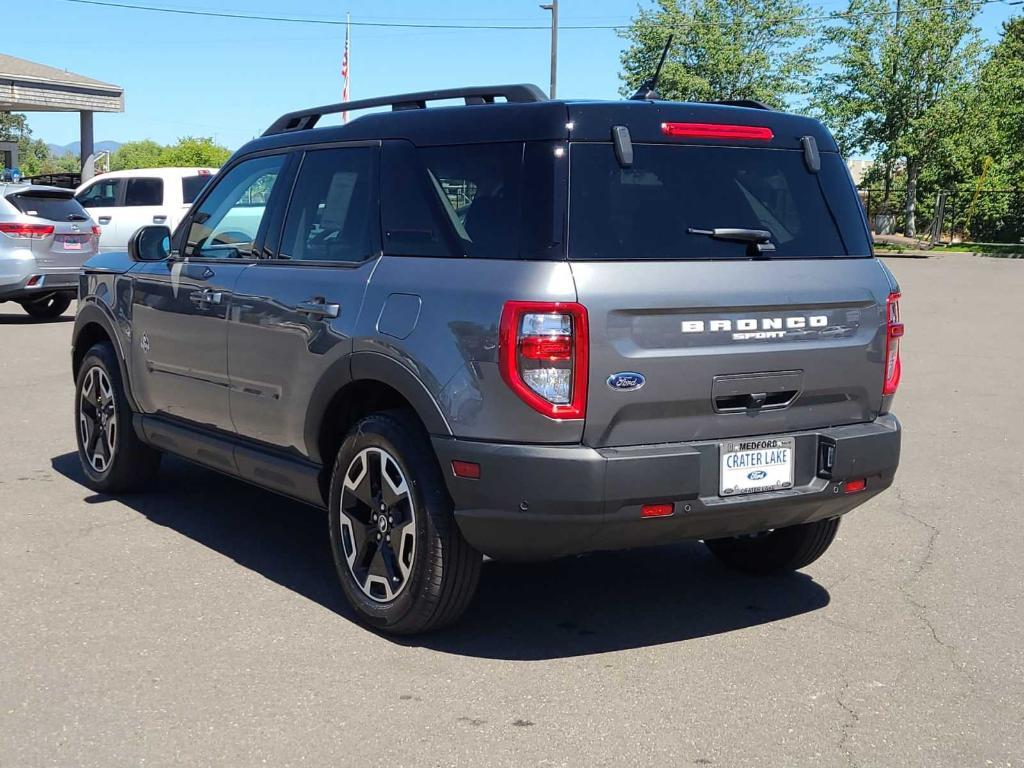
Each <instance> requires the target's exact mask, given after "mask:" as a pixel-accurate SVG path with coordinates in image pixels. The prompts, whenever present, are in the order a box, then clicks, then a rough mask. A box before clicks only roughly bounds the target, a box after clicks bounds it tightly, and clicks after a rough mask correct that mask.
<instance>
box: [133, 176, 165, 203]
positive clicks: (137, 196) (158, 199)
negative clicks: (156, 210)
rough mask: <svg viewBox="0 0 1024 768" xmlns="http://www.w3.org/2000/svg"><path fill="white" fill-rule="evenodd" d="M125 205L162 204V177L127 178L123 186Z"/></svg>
mask: <svg viewBox="0 0 1024 768" xmlns="http://www.w3.org/2000/svg"><path fill="white" fill-rule="evenodd" d="M124 204H125V205H131V206H135V205H163V204H164V182H163V179H141V178H140V179H128V183H127V184H126V185H125V188H124Z"/></svg>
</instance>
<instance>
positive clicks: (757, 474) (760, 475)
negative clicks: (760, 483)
mask: <svg viewBox="0 0 1024 768" xmlns="http://www.w3.org/2000/svg"><path fill="white" fill-rule="evenodd" d="M766 477H768V473H767V472H765V471H764V470H763V469H755V470H754V471H753V472H747V480H764V479H765V478H766Z"/></svg>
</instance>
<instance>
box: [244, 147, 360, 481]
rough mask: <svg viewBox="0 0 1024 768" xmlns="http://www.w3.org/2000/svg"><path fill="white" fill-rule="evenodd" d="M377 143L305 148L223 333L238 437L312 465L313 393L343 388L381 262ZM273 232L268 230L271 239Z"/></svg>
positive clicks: (316, 457)
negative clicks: (269, 242) (327, 384)
mask: <svg viewBox="0 0 1024 768" xmlns="http://www.w3.org/2000/svg"><path fill="white" fill-rule="evenodd" d="M379 154H380V145H379V142H373V143H357V144H347V145H341V146H339V145H334V146H331V147H328V148H322V149H307V150H305V151H304V152H303V154H302V156H301V159H300V160H299V168H298V171H297V174H296V177H295V182H294V185H293V188H292V192H291V196H290V203H289V205H288V209H287V214H286V215H284V212H282V217H281V218H282V225H281V226H280V227H279V228H276V227H275V230H276V231H279V232H280V235H279V236H276V237H275V238H274V239H275V240H276V243H275V244H274V245H273V247H272V249H271V250H272V253H273V256H274V258H270V259H266V260H261V261H259V262H257V263H256V264H254V265H253V266H252V267H251V268H250V269H247V270H246V271H245V272H244V273H243V274H242V276H241V278H240V279H239V281H238V283H237V285H236V286H235V290H234V297H233V300H232V310H231V318H230V322H229V324H228V325H229V328H228V370H229V372H230V379H231V415H232V419H233V421H234V424H235V428H236V429H237V431H238V433H239V435H241V436H243V437H246V438H249V439H252V440H258V441H260V442H263V443H268V444H271V445H273V446H276V447H278V448H283V449H288V450H290V451H291V452H293V453H298V454H299V455H300V456H303V457H307V458H311V459H313V460H314V461H316V460H318V459H319V457H318V456H316V455H311V454H314V453H315V449H313V448H312V446H309V445H307V443H308V439H307V435H306V413H307V409H308V408H309V407H310V404H311V403H313V402H314V401H315V400H316V398H317V394H316V392H317V385H318V383H320V382H323V381H327V380H332V381H336V382H337V383H339V385H340V383H344V382H343V380H344V379H346V377H347V376H348V356H349V355H350V353H351V351H352V333H353V329H354V328H355V326H356V321H357V318H358V316H359V312H360V308H361V304H362V299H363V294H364V292H365V290H366V285H367V282H368V280H369V278H370V274H371V273H372V271H373V268H374V265H375V264H376V263H377V258H378V256H379V254H380V223H379V222H380V215H379V189H378V186H379V185H378V176H379V173H378V166H379ZM275 234H276V232H275Z"/></svg>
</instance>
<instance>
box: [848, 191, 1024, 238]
mask: <svg viewBox="0 0 1024 768" xmlns="http://www.w3.org/2000/svg"><path fill="white" fill-rule="evenodd" d="M905 194H906V193H905V192H904V191H903V190H893V191H891V192H890V194H889V203H888V205H886V203H885V199H884V195H883V191H882V190H881V189H865V190H861V192H860V197H861V202H862V203H863V204H864V210H865V211H866V212H867V217H868V224H869V225H870V226H871V230H872V232H874V233H875V234H876V235H889V234H901V233H903V232H905V231H906V212H905V210H904V203H903V201H904V199H905ZM914 223H915V229H916V232H917V237H918V238H920V239H922V240H928V241H930V242H933V243H937V242H947V243H950V242H952V243H959V242H972V243H999V244H1012V245H1016V244H1019V243H1024V189H980V190H974V189H958V190H951V191H947V192H940V193H938V194H937V195H935V196H934V197H932V198H931V199H927V200H921V201H919V203H918V205H917V210H916V211H915V215H914Z"/></svg>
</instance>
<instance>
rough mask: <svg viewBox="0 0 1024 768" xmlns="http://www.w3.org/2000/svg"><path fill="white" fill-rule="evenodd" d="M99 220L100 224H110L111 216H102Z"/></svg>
mask: <svg viewBox="0 0 1024 768" xmlns="http://www.w3.org/2000/svg"><path fill="white" fill-rule="evenodd" d="M97 221H99V223H100V224H109V223H110V217H109V216H100V217H99V219H97Z"/></svg>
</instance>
